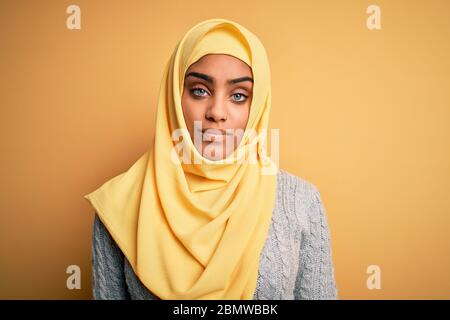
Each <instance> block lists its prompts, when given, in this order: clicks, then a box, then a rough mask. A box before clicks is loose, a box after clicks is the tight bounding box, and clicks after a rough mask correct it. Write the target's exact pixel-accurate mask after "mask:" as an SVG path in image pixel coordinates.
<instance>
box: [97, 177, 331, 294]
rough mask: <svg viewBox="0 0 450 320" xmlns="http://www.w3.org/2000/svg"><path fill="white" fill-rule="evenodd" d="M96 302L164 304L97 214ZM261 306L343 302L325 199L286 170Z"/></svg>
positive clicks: (264, 267)
mask: <svg viewBox="0 0 450 320" xmlns="http://www.w3.org/2000/svg"><path fill="white" fill-rule="evenodd" d="M92 271H93V275H92V280H93V281H92V283H93V288H92V293H93V297H94V299H110V300H114V299H139V300H143V299H144V300H145V299H151V300H155V299H159V298H158V297H157V296H156V295H154V294H152V292H151V291H149V290H148V289H147V288H146V287H145V286H144V285H143V284H142V282H141V281H140V280H139V278H138V277H137V276H136V274H135V273H134V271H133V269H132V268H131V265H130V264H129V262H128V260H127V258H126V257H125V256H124V254H123V253H122V251H121V250H120V248H119V247H118V246H117V244H116V243H115V241H114V240H113V239H112V237H111V235H110V234H109V232H108V230H107V229H106V228H105V226H104V225H103V224H102V222H101V221H100V219H99V218H98V216H97V214H95V218H94V227H93V235H92ZM253 299H255V300H267V299H269V300H292V299H295V300H299V299H338V294H337V286H336V282H335V275H334V268H333V259H332V252H331V239H330V232H329V228H328V223H327V216H326V211H325V208H324V205H323V203H322V201H321V197H320V193H319V191H318V189H317V188H316V186H314V185H313V184H312V183H311V182H309V181H306V180H304V179H302V178H299V177H297V176H294V175H292V174H290V173H288V172H286V171H284V170H279V172H278V174H277V197H276V203H275V208H274V211H273V215H272V221H271V225H270V228H269V233H268V236H267V239H266V242H265V244H264V247H263V250H262V252H261V255H260V264H259V271H258V280H257V284H256V290H255V293H254V296H253Z"/></svg>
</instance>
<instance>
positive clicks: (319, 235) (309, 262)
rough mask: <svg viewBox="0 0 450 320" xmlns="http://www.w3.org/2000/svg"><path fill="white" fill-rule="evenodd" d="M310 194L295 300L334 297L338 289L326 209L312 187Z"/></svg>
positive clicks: (318, 194)
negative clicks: (310, 201) (311, 194)
mask: <svg viewBox="0 0 450 320" xmlns="http://www.w3.org/2000/svg"><path fill="white" fill-rule="evenodd" d="M312 193H313V196H312V203H311V206H310V208H309V210H308V212H307V216H308V218H307V220H308V223H309V228H305V229H304V230H303V231H302V237H301V244H300V259H299V261H300V265H299V271H298V274H297V279H296V283H295V291H294V299H296V300H336V299H338V290H337V287H336V281H335V275H334V267H333V257H332V249H331V238H330V230H329V227H328V221H327V216H326V210H325V208H324V205H323V203H322V200H321V196H320V193H319V191H318V190H317V188H316V187H315V186H313V192H312Z"/></svg>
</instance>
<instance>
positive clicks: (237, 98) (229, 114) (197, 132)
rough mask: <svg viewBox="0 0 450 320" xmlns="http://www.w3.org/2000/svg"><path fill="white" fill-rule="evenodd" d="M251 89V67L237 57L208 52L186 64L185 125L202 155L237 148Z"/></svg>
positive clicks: (220, 154)
mask: <svg viewBox="0 0 450 320" xmlns="http://www.w3.org/2000/svg"><path fill="white" fill-rule="evenodd" d="M252 93H253V76H252V70H251V68H250V67H249V66H248V65H247V64H246V63H245V62H243V61H241V60H240V59H238V58H235V57H233V56H230V55H226V54H208V55H205V56H203V57H202V58H201V59H199V60H198V61H197V62H196V63H193V64H192V65H190V66H189V68H188V70H187V71H186V75H185V79H184V87H183V95H182V100H181V103H182V108H183V114H184V119H185V121H186V127H187V129H188V131H189V134H190V136H191V138H192V141H193V142H194V145H195V146H196V148H197V150H198V151H199V153H200V154H201V155H203V157H205V158H207V159H210V160H222V159H224V158H226V157H227V156H228V155H229V154H230V153H231V152H233V151H234V150H235V149H236V148H237V146H238V145H239V142H240V141H241V139H242V135H243V133H244V130H245V127H246V125H247V121H248V116H249V113H250V104H251V100H252ZM194 122H195V123H194ZM227 129H228V130H227ZM194 137H196V138H195V139H196V140H195V139H194ZM196 142H198V143H196Z"/></svg>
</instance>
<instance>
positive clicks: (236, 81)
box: [185, 72, 253, 84]
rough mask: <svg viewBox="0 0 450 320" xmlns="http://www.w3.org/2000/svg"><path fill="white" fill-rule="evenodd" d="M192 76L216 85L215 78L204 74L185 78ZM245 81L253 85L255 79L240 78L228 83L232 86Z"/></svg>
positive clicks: (193, 73) (190, 74)
mask: <svg viewBox="0 0 450 320" xmlns="http://www.w3.org/2000/svg"><path fill="white" fill-rule="evenodd" d="M189 76H192V77H196V78H200V79H203V80H205V81H206V82H209V83H214V78H213V77H211V76H209V75H207V74H204V73H200V72H189V73H188V74H187V75H186V77H185V78H187V77H189ZM243 81H250V82H251V83H253V79H252V78H251V77H240V78H236V79H231V80H227V82H228V83H230V84H234V83H238V82H243Z"/></svg>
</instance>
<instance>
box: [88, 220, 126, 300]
mask: <svg viewBox="0 0 450 320" xmlns="http://www.w3.org/2000/svg"><path fill="white" fill-rule="evenodd" d="M123 267H124V255H123V253H122V251H121V250H120V248H119V247H118V246H117V244H116V243H115V241H114V239H113V238H112V237H111V235H110V233H109V231H108V230H107V229H106V227H105V226H104V224H103V223H102V222H101V220H100V218H99V217H98V215H97V214H95V218H94V226H93V234H92V295H93V298H94V300H124V299H130V296H129V293H128V290H127V286H126V283H125V275H124V268H123Z"/></svg>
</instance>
